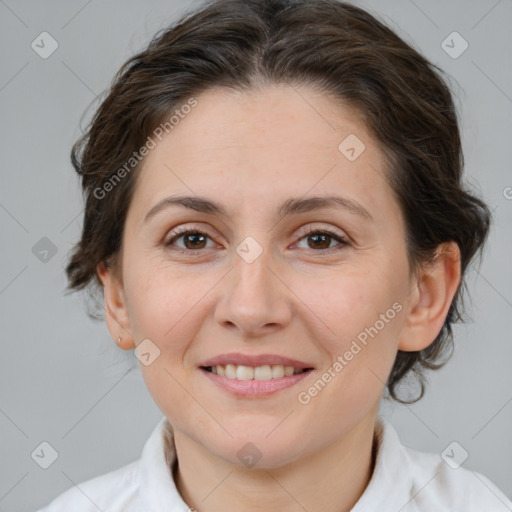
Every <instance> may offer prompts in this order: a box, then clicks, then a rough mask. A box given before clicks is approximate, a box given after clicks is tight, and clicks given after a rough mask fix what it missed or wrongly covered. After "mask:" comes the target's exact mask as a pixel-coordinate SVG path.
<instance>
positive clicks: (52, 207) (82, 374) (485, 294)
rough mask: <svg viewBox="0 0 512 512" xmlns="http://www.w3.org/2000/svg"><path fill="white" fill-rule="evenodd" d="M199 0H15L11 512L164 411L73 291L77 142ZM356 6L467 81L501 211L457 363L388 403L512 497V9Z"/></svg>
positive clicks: (1, 102)
mask: <svg viewBox="0 0 512 512" xmlns="http://www.w3.org/2000/svg"><path fill="white" fill-rule="evenodd" d="M190 5H191V4H190V2H184V1H181V2H178V1H169V0H152V1H142V0H131V1H119V0H116V1H100V0H90V1H86V0H85V1H84V0H80V1H67V2H64V1H62V2H56V1H45V2H41V1H35V0H31V1H14V0H0V34H1V36H0V37H1V43H2V44H0V52H1V55H2V66H1V70H0V108H1V127H0V130H1V132H0V140H1V141H2V151H1V153H0V159H1V165H0V172H1V177H2V185H1V188H0V226H1V230H2V252H1V254H2V260H1V263H2V264H1V268H0V312H1V313H0V314H1V319H2V357H1V358H0V375H1V386H0V432H1V436H0V460H1V461H2V464H1V468H0V510H1V511H6V510H9V511H30V510H35V509H36V508H39V507H40V506H42V505H44V504H46V503H48V502H49V501H50V500H51V499H53V498H54V497H56V496H57V495H58V494H60V493H61V492H63V491H64V490H66V489H67V488H69V487H71V486H72V485H74V484H76V483H79V482H81V481H84V480H86V479H89V478H92V477H95V476H98V475H100V474H103V473H105V472H107V471H111V470H113V469H116V468H118V467H120V466H122V465H124V464H127V463H129V462H131V461H133V460H135V459H137V458H138V457H139V456H140V451H141V449H142V447H143V445H144V442H145V440H146V439H147V437H148V435H149V434H150V432H151V431H152V430H153V428H154V427H155V424H156V422H157V421H158V419H159V418H160V417H161V414H162V413H161V412H160V410H159V409H158V408H157V407H156V405H155V404H154V402H153V400H152V398H151V396H150V395H149V392H148V391H147V389H146V387H145V384H144V382H143V380H142V376H141V373H140V369H139V368H138V366H137V364H135V365H133V362H135V363H137V360H136V359H135V358H134V357H133V356H132V355H131V354H132V353H131V352H128V353H125V352H122V351H120V350H119V349H117V347H116V346H115V343H114V342H113V341H112V339H111V338H110V336H109V333H108V331H107V328H106V326H105V324H104V323H94V322H92V321H91V320H89V319H88V317H87V316H86V314H85V310H84V306H85V302H84V299H82V298H81V296H80V295H77V294H74V295H70V296H67V297H65V296H64V294H63V291H64V288H65V286H66V281H65V276H64V270H63V267H64V265H65V262H66V255H67V253H68V251H69V250H70V249H71V246H72V245H73V244H74V243H75V242H76V241H77V240H78V237H79V234H80V227H81V222H82V216H81V213H82V208H83V207H82V199H81V194H80V190H79V187H78V180H77V177H76V175H75V172H74V171H73V169H72V167H71V164H70V160H69V151H70V148H71V145H72V143H73V142H74V141H75V140H76V139H77V138H78V136H79V135H80V120H81V117H82V114H83V113H84V111H85V110H86V109H87V107H88V106H89V105H90V104H91V102H92V101H93V100H94V99H95V96H96V95H98V94H99V93H101V92H102V91H103V90H104V89H105V88H106V87H107V86H108V85H109V83H110V81H111V79H112V76H113V75H114V73H115V71H117V69H118V68H119V66H120V65H121V64H122V63H123V62H124V61H125V60H126V59H127V58H128V57H129V56H131V55H132V54H133V53H134V52H135V51H138V50H139V49H142V47H143V46H144V44H145V43H147V42H148V40H149V38H150V37H151V36H152V35H153V34H154V33H155V32H156V30H157V29H159V28H161V27H164V26H165V25H167V24H168V23H170V22H171V21H172V20H173V19H175V17H176V16H177V14H178V13H179V12H181V11H182V10H183V9H184V8H186V7H188V6H190ZM358 5H361V6H363V7H366V8H368V9H369V10H370V11H371V12H373V13H374V14H377V15H379V16H380V17H381V19H384V21H386V22H387V23H388V24H389V25H390V26H391V27H392V28H394V29H395V30H396V31H397V32H398V33H399V34H400V35H401V36H402V37H403V38H405V39H406V40H407V41H409V42H411V43H412V44H413V45H414V46H415V47H416V48H418V49H419V50H420V51H421V52H423V53H424V54H425V55H426V56H427V57H428V58H429V59H431V60H432V61H433V62H434V63H436V64H438V65H440V66H441V67H442V68H443V69H444V70H446V71H447V72H448V73H449V74H450V75H451V77H453V80H452V83H453V89H454V91H455V93H456V95H457V98H458V99H457V103H458V105H459V108H460V115H461V125H462V130H463V138H464V149H465V156H466V172H467V175H468V180H469V182H470V183H471V184H472V185H473V186H475V187H476V188H477V190H479V191H481V193H482V194H483V196H484V198H485V199H486V200H487V201H488V203H489V204H490V206H491V208H492V209H493V211H494V215H495V225H494V226H493V229H492V232H491V237H490V243H489V246H488V248H487V250H486V252H485V253H484V260H483V264H482V266H481V267H480V270H479V271H477V270H476V269H474V268H472V269H471V271H470V274H469V276H468V282H469V289H470V293H471V296H472V300H471V302H468V305H469V306H470V311H469V315H470V318H471V321H470V322H469V323H468V324H467V325H464V326H458V327H456V329H455V336H456V351H455V355H454V357H453V358H452V360H451V362H450V363H449V364H448V365H447V366H446V367H445V368H444V369H442V370H441V371H438V372H436V373H432V374H431V377H430V381H431V384H430V387H429V390H428V392H427V395H426V396H425V398H424V399H423V400H421V401H420V402H419V403H418V404H416V405H412V406H400V405H390V404H387V403H384V404H383V407H382V413H383V414H384V415H385V416H386V417H388V418H390V419H391V421H392V423H393V424H394V425H395V426H396V428H397V430H398V432H399V434H400V437H401V439H402V441H403V443H404V444H406V445H409V446H412V447H415V448H417V449H419V450H424V451H432V452H442V451H443V450H444V449H445V448H446V447H447V446H448V445H449V444H450V443H451V442H452V441H454V440H455V441H457V442H459V443H460V444H461V445H462V446H463V447H464V448H465V449H466V450H467V452H468V453H469V458H468V459H467V460H466V462H465V463H464V467H467V468H470V469H473V470H476V471H479V472H481V473H483V474H485V475H486V476H488V477H489V478H490V479H491V480H492V481H493V482H495V483H496V485H498V487H500V488H501V489H502V490H503V491H504V492H505V493H506V494H507V495H508V496H509V497H511V498H512V478H511V475H512V443H511V442H510V434H511V432H512V403H511V402H512V372H511V371H510V365H511V361H512V343H511V336H510V328H511V326H512V323H511V317H512V292H511V290H512V272H511V271H510V251H511V248H512V247H511V241H512V237H511V228H510V224H511V221H512V199H510V198H511V196H512V189H510V188H507V187H512V176H511V173H510V162H511V161H512V151H511V143H510V135H511V133H512V126H511V124H512V123H511V119H512V85H511V80H510V78H511V75H512V73H511V61H510V48H511V46H512V45H511V43H512V32H511V31H510V26H511V22H512V2H511V1H510V0H501V1H496V0H485V1H483V0H482V1H476V0H475V1H472V2H468V1H463V0H457V1H451V2H441V1H429V2H427V1H426V0H415V1H412V0H384V1H382V0H381V1H379V2H377V1H367V2H359V3H358ZM43 31H46V32H48V33H50V34H51V36H52V37H53V38H54V39H55V40H56V41H57V42H58V45H59V46H58V48H57V50H56V51H55V52H54V53H53V54H52V55H51V56H50V57H49V58H47V59H42V58H41V57H40V56H39V55H38V54H37V53H36V52H35V51H34V50H33V49H32V48H31V43H32V41H33V40H35V39H36V38H37V36H38V35H39V34H40V33H41V32H43ZM453 31H457V32H459V33H460V34H461V35H462V37H463V38H464V39H465V40H466V41H467V42H468V44H469V47H468V49H467V50H466V51H465V52H464V53H463V54H462V55H460V56H459V57H458V58H452V57H450V56H449V55H448V54H447V53H446V52H445V51H444V50H443V48H442V46H441V43H442V41H443V40H445V38H446V37H447V36H448V35H449V34H451V33H452V32H453ZM459 43H460V41H459V42H457V43H454V44H455V49H457V48H460V46H458V45H459ZM93 106H94V105H93ZM91 111H92V109H89V110H88V113H87V115H86V116H85V119H84V121H83V122H85V121H86V120H88V119H89V117H90V113H91ZM507 191H508V193H507ZM507 197H508V198H509V199H507ZM43 237H47V238H49V239H50V240H51V242H52V244H54V246H55V249H56V251H57V252H56V254H55V255H53V256H52V253H51V252H50V253H48V255H47V256H46V258H47V261H46V262H44V261H41V258H42V257H43V256H42V253H39V254H38V251H37V248H38V247H39V246H38V245H36V244H38V243H39V244H44V243H45V242H40V240H41V238H43ZM46 243H47V242H46ZM34 246H35V247H36V249H34V250H33V248H34ZM43 259H44V257H43ZM130 368H133V369H132V370H131V371H130ZM43 441H47V442H49V443H50V444H51V445H52V446H53V447H54V448H55V449H56V450H57V452H58V454H59V457H58V458H57V460H56V461H55V462H54V464H53V465H51V466H50V467H49V468H48V469H46V470H44V469H42V468H41V467H39V466H38V465H37V464H36V463H35V462H34V460H33V459H32V458H31V453H32V452H33V451H34V449H35V448H36V447H38V446H39V444H40V443H41V442H43ZM455 471H456V470H455ZM477 485H483V484H481V483H479V482H478V481H477V480H476V479H475V486H477ZM503 509H504V510H505V507H503Z"/></svg>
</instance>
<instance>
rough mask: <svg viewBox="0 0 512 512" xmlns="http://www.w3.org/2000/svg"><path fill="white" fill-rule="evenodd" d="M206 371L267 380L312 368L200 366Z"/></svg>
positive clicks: (307, 370) (236, 378) (304, 371)
mask: <svg viewBox="0 0 512 512" xmlns="http://www.w3.org/2000/svg"><path fill="white" fill-rule="evenodd" d="M200 368H201V369H202V370H204V371H206V372H209V373H212V374H214V375H219V376H221V377H226V378H228V379H233V380H239V381H246V380H259V381H267V380H274V379H282V378H283V377H291V376H292V375H299V374H301V373H306V372H309V371H311V370H312V369H313V368H294V367H293V366H288V365H286V366H285V365H282V364H274V365H268V364H267V365H263V366H247V365H236V364H226V365H223V364H217V365H214V366H200Z"/></svg>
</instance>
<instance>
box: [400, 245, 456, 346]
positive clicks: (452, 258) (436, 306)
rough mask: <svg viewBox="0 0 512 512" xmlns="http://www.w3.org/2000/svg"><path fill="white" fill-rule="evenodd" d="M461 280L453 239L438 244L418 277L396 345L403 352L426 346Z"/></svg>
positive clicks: (444, 316)
mask: <svg viewBox="0 0 512 512" xmlns="http://www.w3.org/2000/svg"><path fill="white" fill-rule="evenodd" d="M460 279H461V265H460V250H459V247H458V245H457V244H456V243H455V242H445V243H444V244H441V245H440V246H439V247H438V250H437V253H436V258H435V261H434V262H433V263H432V265H429V266H428V268H426V269H424V270H423V271H422V272H421V274H420V276H419V277H418V280H417V283H416V288H415V290H414V291H413V293H412V294H411V297H410V299H411V300H410V308H409V313H408V316H407V320H406V325H405V326H404V328H403V330H402V333H401V335H400V341H399V345H398V348H399V350H402V351H404V352H411V351H419V350H423V349H424V348H426V347H428V346H429V345H430V344H431V343H432V342H433V341H434V340H435V339H436V337H437V335H438V334H439V332H440V331H441V329H442V327H443V324H444V322H445V319H446V316H447V315H448V311H449V309H450V306H451V303H452V300H453V297H454V296H455V293H456V292H457V289H458V287H459V284H460Z"/></svg>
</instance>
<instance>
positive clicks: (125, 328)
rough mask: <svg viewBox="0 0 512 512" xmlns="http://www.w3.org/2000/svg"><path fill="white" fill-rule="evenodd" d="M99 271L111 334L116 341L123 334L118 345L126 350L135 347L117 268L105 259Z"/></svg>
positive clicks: (99, 266)
mask: <svg viewBox="0 0 512 512" xmlns="http://www.w3.org/2000/svg"><path fill="white" fill-rule="evenodd" d="M97 272H98V276H99V277H100V279H101V282H102V283H103V295H104V297H105V320H106V322H107V327H108V330H109V332H110V335H111V336H112V338H113V339H114V340H116V341H117V339H118V338H119V336H121V343H118V346H119V347H121V348H123V349H124V350H130V349H132V348H135V344H134V340H133V336H132V332H131V328H130V317H129V315H128V309H127V307H126V300H125V297H124V290H123V284H122V281H121V279H120V277H119V276H118V273H117V272H116V269H115V268H114V267H111V266H108V267H107V266H106V265H105V262H103V261H102V262H101V263H99V264H98V266H97Z"/></svg>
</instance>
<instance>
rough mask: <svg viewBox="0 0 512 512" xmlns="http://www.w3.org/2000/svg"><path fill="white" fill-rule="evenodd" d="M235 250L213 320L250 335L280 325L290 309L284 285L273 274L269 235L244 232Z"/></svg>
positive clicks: (288, 315)
mask: <svg viewBox="0 0 512 512" xmlns="http://www.w3.org/2000/svg"><path fill="white" fill-rule="evenodd" d="M256 238H258V240H256ZM235 250H236V254H234V256H233V269H232V271H231V272H230V273H229V276H228V283H229V284H228V285H227V286H226V287H225V289H224V297H222V300H221V301H220V303H219V304H218V306H217V310H216V318H217V321H218V322H219V323H223V324H229V325H234V326H236V327H238V329H239V330H240V331H242V332H243V333H244V334H252V335H258V333H261V332H263V330H265V332H266V331H267V330H268V329H269V328H271V327H273V328H277V327H278V326H280V327H282V326H283V325H284V324H286V323H288V322H289V320H290V316H291V312H290V307H289V302H288V297H287V294H286V291H285V290H286V288H285V287H283V285H282V283H281V282H280V280H279V279H278V278H277V277H276V276H275V275H274V274H275V273H276V270H275V269H274V267H275V265H274V263H273V260H274V259H273V257H272V250H271V248H270V246H269V237H268V236H264V235H262V234H259V235H256V236H254V237H253V236H247V237H246V238H244V239H243V240H242V242H241V243H240V244H239V245H238V246H237V247H236V249H235Z"/></svg>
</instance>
